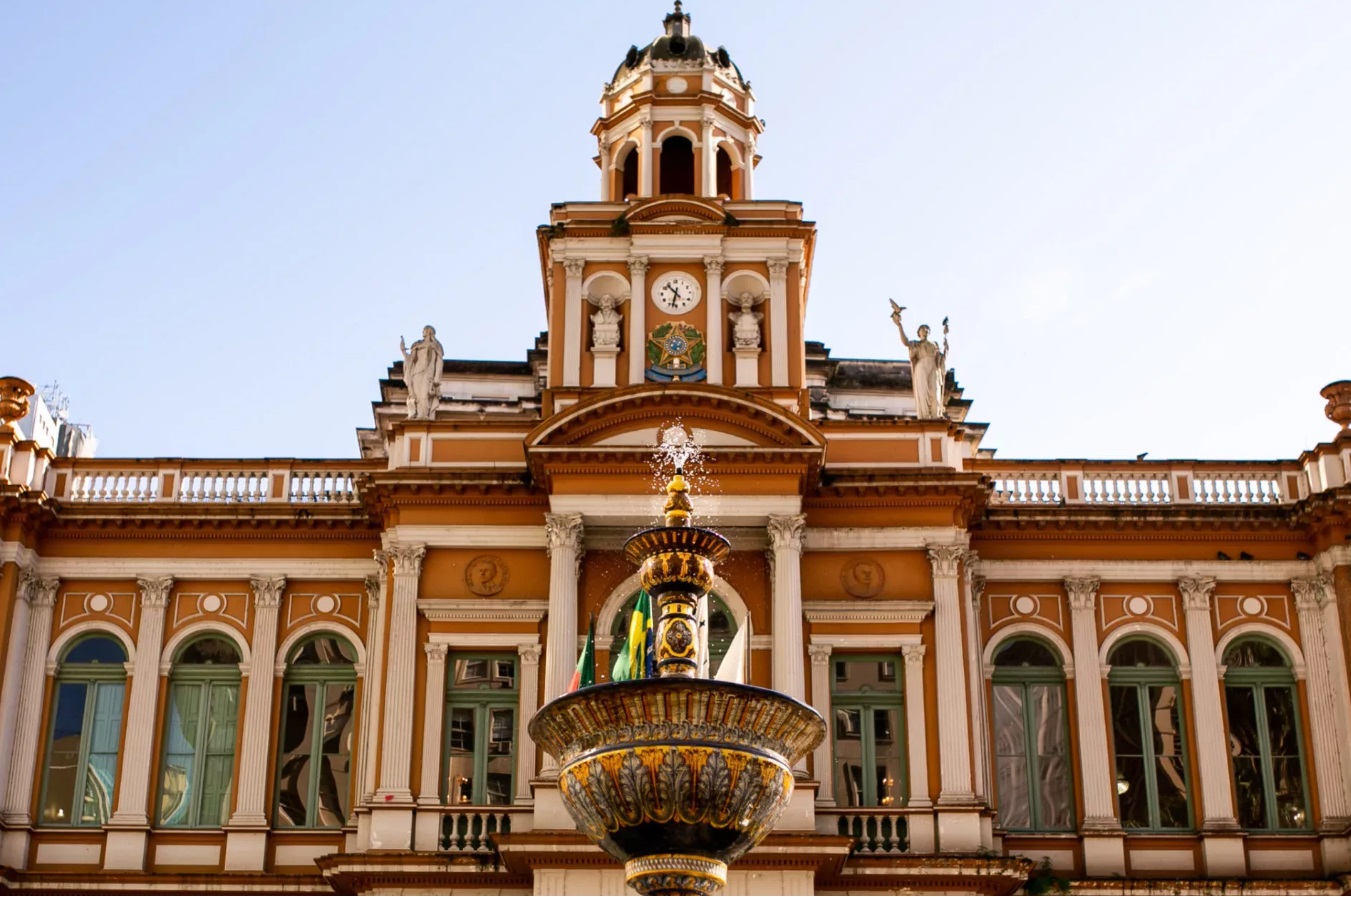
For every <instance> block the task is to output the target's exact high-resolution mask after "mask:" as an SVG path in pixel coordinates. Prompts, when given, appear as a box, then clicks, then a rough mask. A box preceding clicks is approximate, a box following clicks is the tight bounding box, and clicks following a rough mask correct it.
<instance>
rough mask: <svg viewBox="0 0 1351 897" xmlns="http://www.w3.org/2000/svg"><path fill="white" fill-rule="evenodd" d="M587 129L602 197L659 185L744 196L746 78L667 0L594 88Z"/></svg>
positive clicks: (752, 125)
mask: <svg viewBox="0 0 1351 897" xmlns="http://www.w3.org/2000/svg"><path fill="white" fill-rule="evenodd" d="M600 102H601V117H600V118H599V119H598V120H597V121H596V124H595V125H594V126H593V127H592V129H591V131H592V133H593V134H595V135H596V140H597V142H598V145H599V154H598V155H597V157H596V162H597V164H598V165H599V166H600V169H601V199H602V200H603V201H622V200H625V199H633V198H647V197H651V196H662V195H694V196H701V197H707V198H710V199H716V198H718V197H724V198H727V199H733V200H744V199H752V198H753V196H752V190H751V186H752V180H753V178H752V173H753V171H754V169H755V165H756V163H757V162H758V161H759V157H758V156H756V154H755V144H756V140H757V138H758V137H759V135H760V132H761V131H763V130H764V123H763V122H762V121H761V120H760V119H759V118H757V117H756V116H755V96H754V94H752V93H751V85H750V82H749V81H747V80H746V79H745V78H743V77H742V75H741V70H740V69H738V68H737V66H736V63H734V62H733V61H732V57H731V55H730V54H728V52H727V50H726V48H725V47H718V48H717V49H716V50H709V49H707V47H706V45H705V44H704V42H703V41H702V40H700V39H699V38H698V37H697V36H696V35H695V34H694V33H693V32H692V31H691V30H690V17H689V15H688V14H687V13H685V11H684V10H683V9H682V8H681V2H680V0H676V3H675V9H674V10H673V11H672V12H670V13H668V14H667V15H666V18H665V19H663V20H662V34H661V35H660V36H658V37H657V38H655V39H654V40H652V41H651V42H650V43H648V44H647V45H646V46H643V47H641V48H640V47H638V46H637V45H634V46H632V47H630V48H629V50H628V52H627V53H626V54H625V55H624V60H623V62H621V63H620V64H619V67H618V68H616V69H615V73H614V75H613V77H611V79H610V81H609V83H607V84H606V85H605V88H604V90H603V91H602V94H601V101H600Z"/></svg>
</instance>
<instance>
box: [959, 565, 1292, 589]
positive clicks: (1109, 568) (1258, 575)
mask: <svg viewBox="0 0 1351 897" xmlns="http://www.w3.org/2000/svg"><path fill="white" fill-rule="evenodd" d="M980 572H981V575H982V576H984V577H985V578H986V579H987V580H989V581H991V582H994V581H996V580H998V581H1001V582H1020V581H1021V582H1057V581H1059V580H1062V579H1066V578H1070V577H1097V578H1099V579H1101V580H1102V581H1103V582H1104V583H1110V582H1112V581H1125V582H1168V583H1176V582H1177V581H1178V580H1179V579H1182V578H1183V577H1187V576H1212V577H1214V578H1215V579H1216V580H1218V581H1220V582H1282V583H1287V582H1289V581H1290V580H1292V579H1294V578H1296V577H1299V576H1312V575H1313V573H1314V564H1313V561H1107V560H1103V561H1041V560H1036V561H1030V560H1029V561H1023V560H1017V561H1015V560H982V561H981V562H980Z"/></svg>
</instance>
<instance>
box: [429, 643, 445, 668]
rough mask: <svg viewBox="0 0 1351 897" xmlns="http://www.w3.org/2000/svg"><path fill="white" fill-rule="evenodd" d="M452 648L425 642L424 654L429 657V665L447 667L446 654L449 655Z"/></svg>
mask: <svg viewBox="0 0 1351 897" xmlns="http://www.w3.org/2000/svg"><path fill="white" fill-rule="evenodd" d="M449 650H450V646H449V645H445V644H442V643H441V642H424V643H423V645H422V653H424V654H426V655H427V663H429V664H438V665H440V666H445V663H446V654H447V653H449Z"/></svg>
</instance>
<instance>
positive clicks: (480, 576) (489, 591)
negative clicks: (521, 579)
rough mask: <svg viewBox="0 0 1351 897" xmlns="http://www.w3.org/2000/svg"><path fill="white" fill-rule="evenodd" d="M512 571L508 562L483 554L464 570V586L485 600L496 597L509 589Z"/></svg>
mask: <svg viewBox="0 0 1351 897" xmlns="http://www.w3.org/2000/svg"><path fill="white" fill-rule="evenodd" d="M510 578H511V571H510V570H508V569H507V565H506V562H505V561H503V560H502V559H501V558H499V557H494V556H493V555H491V554H481V555H479V556H478V557H476V558H474V559H473V560H472V561H470V562H469V566H468V567H466V568H465V570H464V584H465V585H466V586H468V587H469V591H471V592H473V593H474V594H475V595H481V596H483V597H484V598H486V597H488V596H489V595H496V594H497V593H498V592H500V591H502V590H503V589H505V588H506V587H507V580H508V579H510Z"/></svg>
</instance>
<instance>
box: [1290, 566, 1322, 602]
mask: <svg viewBox="0 0 1351 897" xmlns="http://www.w3.org/2000/svg"><path fill="white" fill-rule="evenodd" d="M1290 589H1291V590H1292V591H1293V592H1294V593H1295V607H1296V608H1298V609H1300V610H1318V609H1320V608H1322V607H1323V605H1324V604H1327V603H1328V602H1329V601H1331V600H1332V577H1330V576H1328V575H1327V574H1326V573H1321V574H1319V575H1318V576H1301V577H1298V578H1296V579H1292V580H1290Z"/></svg>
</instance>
